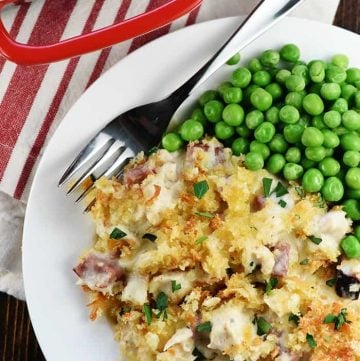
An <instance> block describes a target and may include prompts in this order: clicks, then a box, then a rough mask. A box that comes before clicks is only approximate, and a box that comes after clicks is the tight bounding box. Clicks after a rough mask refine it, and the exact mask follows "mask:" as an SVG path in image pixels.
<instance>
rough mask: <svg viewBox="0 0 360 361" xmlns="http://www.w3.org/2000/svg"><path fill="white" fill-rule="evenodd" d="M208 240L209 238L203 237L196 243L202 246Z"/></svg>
mask: <svg viewBox="0 0 360 361" xmlns="http://www.w3.org/2000/svg"><path fill="white" fill-rule="evenodd" d="M207 239H208V237H207V236H202V237H200V238H198V239H197V240H196V241H195V244H201V243H203V242H204V241H206V240H207Z"/></svg>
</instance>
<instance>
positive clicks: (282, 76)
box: [275, 69, 291, 84]
mask: <svg viewBox="0 0 360 361" xmlns="http://www.w3.org/2000/svg"><path fill="white" fill-rule="evenodd" d="M290 75H291V71H290V70H287V69H280V70H279V71H278V72H277V73H276V75H275V79H276V81H277V82H278V83H280V84H285V81H286V79H287V78H288V77H289V76H290Z"/></svg>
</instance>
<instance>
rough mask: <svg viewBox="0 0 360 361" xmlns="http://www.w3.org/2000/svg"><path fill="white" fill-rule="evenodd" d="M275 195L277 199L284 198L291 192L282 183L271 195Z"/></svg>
mask: <svg viewBox="0 0 360 361" xmlns="http://www.w3.org/2000/svg"><path fill="white" fill-rule="evenodd" d="M273 193H275V194H276V197H282V196H284V195H285V194H288V193H289V191H288V190H287V188H286V187H285V186H284V185H283V184H282V183H281V182H279V183H278V184H277V185H276V187H275V189H274V190H273V191H272V192H271V194H273Z"/></svg>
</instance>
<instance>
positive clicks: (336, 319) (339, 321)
mask: <svg viewBox="0 0 360 361" xmlns="http://www.w3.org/2000/svg"><path fill="white" fill-rule="evenodd" d="M323 322H324V323H334V325H335V330H337V331H339V330H340V328H341V327H343V326H344V324H345V323H351V322H350V321H348V320H347V319H346V308H343V309H342V310H341V311H340V313H339V314H338V315H337V316H336V315H333V314H332V313H329V314H328V315H327V316H326V317H325V318H324V321H323Z"/></svg>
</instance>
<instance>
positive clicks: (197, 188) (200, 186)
mask: <svg viewBox="0 0 360 361" xmlns="http://www.w3.org/2000/svg"><path fill="white" fill-rule="evenodd" d="M208 190H209V185H208V182H207V181H206V180H203V181H201V182H197V183H195V184H194V194H195V196H196V198H198V199H201V198H202V197H204V195H205V194H206V192H207V191H208Z"/></svg>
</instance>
